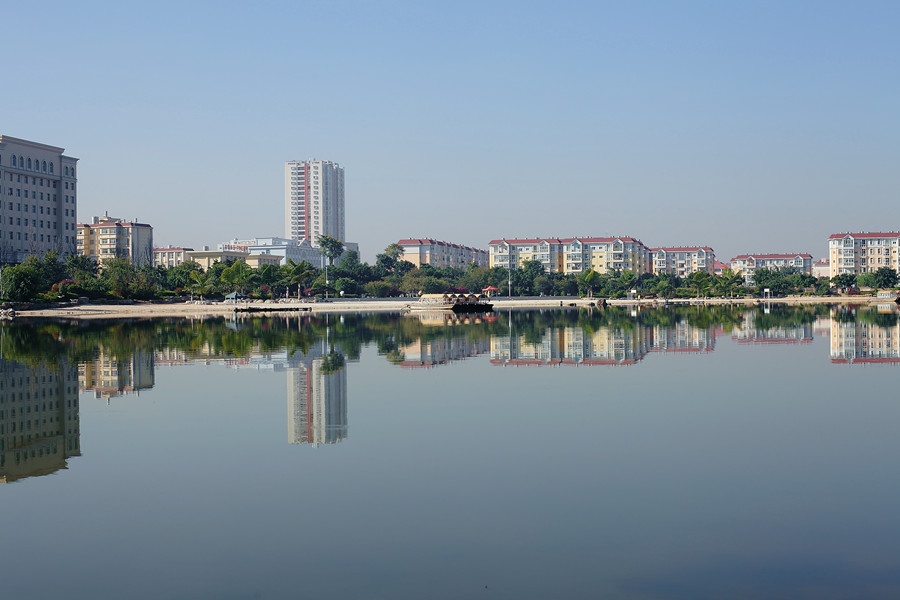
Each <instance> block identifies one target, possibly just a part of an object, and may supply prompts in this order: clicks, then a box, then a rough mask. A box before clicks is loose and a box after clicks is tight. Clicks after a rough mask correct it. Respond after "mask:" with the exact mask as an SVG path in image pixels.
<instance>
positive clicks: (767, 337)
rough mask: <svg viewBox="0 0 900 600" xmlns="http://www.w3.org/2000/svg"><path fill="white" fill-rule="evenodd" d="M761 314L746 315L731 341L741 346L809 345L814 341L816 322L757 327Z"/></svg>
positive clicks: (751, 313)
mask: <svg viewBox="0 0 900 600" xmlns="http://www.w3.org/2000/svg"><path fill="white" fill-rule="evenodd" d="M758 317H759V313H758V312H755V311H751V312H747V313H745V314H744V318H743V321H742V322H741V324H740V325H739V326H738V327H735V329H734V331H733V332H732V334H731V339H733V340H734V341H736V342H737V343H739V344H809V343H811V342H812V341H813V337H814V326H815V322H812V323H785V324H778V325H776V326H774V327H765V328H760V327H757V319H758Z"/></svg>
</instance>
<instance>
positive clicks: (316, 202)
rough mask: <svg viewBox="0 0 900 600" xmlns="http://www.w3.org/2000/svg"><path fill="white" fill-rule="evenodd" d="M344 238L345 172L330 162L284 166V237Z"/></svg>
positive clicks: (314, 242)
mask: <svg viewBox="0 0 900 600" xmlns="http://www.w3.org/2000/svg"><path fill="white" fill-rule="evenodd" d="M323 235H327V236H331V237H333V238H335V239H338V240H341V241H343V240H344V239H345V236H344V168H343V167H341V166H340V165H338V164H337V163H335V162H331V161H328V160H316V159H310V160H307V161H296V160H291V161H287V162H286V163H284V237H286V238H289V239H292V240H297V241H298V242H299V241H303V240H309V243H310V244H312V246H313V247H314V248H318V246H319V238H320V237H321V236H323Z"/></svg>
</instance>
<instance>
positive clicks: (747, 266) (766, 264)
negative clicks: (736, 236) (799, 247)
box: [730, 254, 812, 285]
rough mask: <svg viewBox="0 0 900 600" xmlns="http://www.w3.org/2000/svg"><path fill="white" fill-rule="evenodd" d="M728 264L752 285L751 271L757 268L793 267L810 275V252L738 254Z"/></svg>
mask: <svg viewBox="0 0 900 600" xmlns="http://www.w3.org/2000/svg"><path fill="white" fill-rule="evenodd" d="M730 264H731V270H732V271H735V272H737V271H740V272H741V275H743V276H744V283H745V284H747V285H753V272H754V271H756V270H757V269H784V268H787V267H793V268H795V269H797V271H798V272H800V273H806V274H807V275H812V254H739V255H738V256H735V257H734V258H732V259H731V263H730Z"/></svg>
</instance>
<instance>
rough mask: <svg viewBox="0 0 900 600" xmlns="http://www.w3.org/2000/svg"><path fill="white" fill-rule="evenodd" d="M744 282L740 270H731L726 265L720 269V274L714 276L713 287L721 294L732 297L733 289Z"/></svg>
mask: <svg viewBox="0 0 900 600" xmlns="http://www.w3.org/2000/svg"><path fill="white" fill-rule="evenodd" d="M743 284H744V277H743V276H742V275H741V272H740V271H737V272H735V271H732V270H731V269H729V268H728V267H725V268H724V269H722V274H721V275H719V276H717V277H716V278H715V288H716V290H717V291H719V292H721V293H722V295H723V296H728V297H729V298H733V297H734V290H735V289H736V288H739V287H741V286H742V285H743Z"/></svg>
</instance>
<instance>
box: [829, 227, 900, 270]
mask: <svg viewBox="0 0 900 600" xmlns="http://www.w3.org/2000/svg"><path fill="white" fill-rule="evenodd" d="M898 246H900V233H897V232H888V233H868V232H867V233H835V234H832V235H830V236H828V260H829V264H830V267H831V270H830V272H831V277H834V276H835V275H843V274H846V273H852V274H854V275H859V274H860V273H872V272H874V271H877V270H878V269H879V268H881V267H890V268H892V269H894V270H898V266H900V257H898V255H897V250H898Z"/></svg>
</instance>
